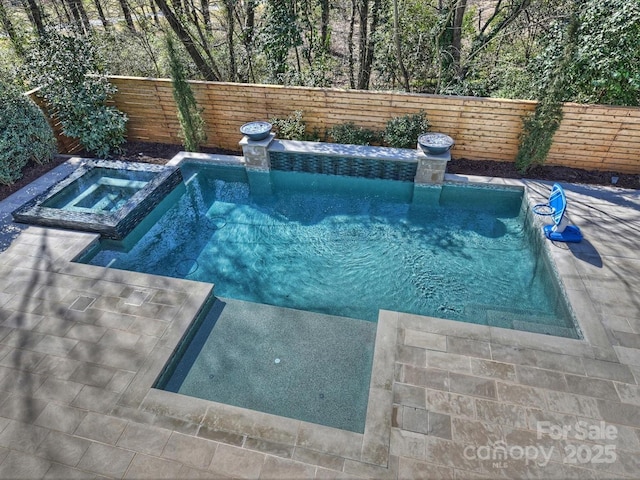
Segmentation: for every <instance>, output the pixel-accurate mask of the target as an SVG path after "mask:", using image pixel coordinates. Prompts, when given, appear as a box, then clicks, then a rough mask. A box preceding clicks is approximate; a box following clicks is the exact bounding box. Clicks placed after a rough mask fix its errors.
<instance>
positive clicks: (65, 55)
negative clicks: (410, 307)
mask: <svg viewBox="0 0 640 480" xmlns="http://www.w3.org/2000/svg"><path fill="white" fill-rule="evenodd" d="M99 70H100V69H99V64H98V59H97V56H96V53H95V49H94V47H93V45H92V44H91V43H90V41H89V40H88V39H87V38H84V37H80V36H68V35H63V34H61V33H59V32H56V31H54V30H49V31H48V33H47V35H45V36H44V37H41V38H40V39H39V40H38V42H37V43H36V44H35V46H34V47H33V48H32V49H31V51H30V52H29V54H28V69H27V74H28V75H29V77H30V79H31V82H32V84H33V85H34V86H39V87H41V90H40V92H41V94H42V96H43V97H44V99H45V100H46V101H47V104H48V105H49V106H50V107H52V108H53V110H54V111H55V112H56V115H57V116H58V118H59V120H60V123H61V124H62V131H63V133H64V134H65V135H67V136H68V137H74V138H77V139H79V140H80V143H81V144H82V145H83V146H84V147H85V148H86V149H87V151H89V152H92V153H94V154H96V155H98V156H101V157H102V156H107V155H109V153H110V152H112V151H114V150H115V151H117V150H118V149H119V148H120V145H122V143H123V142H124V140H125V137H124V135H125V125H126V121H127V117H126V115H125V114H124V113H122V112H120V111H119V110H118V109H116V108H115V107H112V106H107V105H106V102H107V101H108V100H109V99H110V98H111V96H112V95H113V94H114V93H115V92H116V88H115V87H114V86H113V85H111V84H110V83H109V81H108V80H107V78H106V77H105V76H104V75H100V74H99Z"/></svg>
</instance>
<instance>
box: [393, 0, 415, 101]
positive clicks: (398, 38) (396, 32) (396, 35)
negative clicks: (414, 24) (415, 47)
mask: <svg viewBox="0 0 640 480" xmlns="http://www.w3.org/2000/svg"><path fill="white" fill-rule="evenodd" d="M393 41H394V44H395V48H396V57H397V58H398V67H399V68H400V73H401V74H402V83H403V85H404V89H405V90H406V91H407V92H409V91H410V90H411V87H410V85H409V73H408V72H407V68H406V67H405V65H404V56H403V54H402V33H401V32H400V12H399V9H398V0H393Z"/></svg>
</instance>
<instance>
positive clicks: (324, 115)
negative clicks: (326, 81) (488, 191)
mask: <svg viewBox="0 0 640 480" xmlns="http://www.w3.org/2000/svg"><path fill="white" fill-rule="evenodd" d="M110 80H111V82H112V83H113V84H114V85H115V86H116V87H117V88H118V92H117V93H116V95H115V97H114V104H115V105H116V106H117V107H118V108H119V109H120V110H122V111H123V112H125V113H126V114H127V115H128V116H129V122H128V126H127V132H128V138H129V139H130V140H134V141H136V140H137V141H150V142H164V143H178V144H179V143H181V139H180V134H179V132H180V125H179V123H178V120H177V116H176V107H175V102H174V100H173V94H172V86H171V80H170V79H149V78H134V77H119V76H113V77H110ZM190 84H191V87H192V89H193V91H194V94H195V97H196V100H197V101H198V103H199V107H201V108H202V117H203V119H204V121H205V124H206V131H207V138H208V139H207V143H206V146H209V147H220V148H224V149H228V150H236V151H239V150H240V148H239V146H238V142H239V141H240V139H241V134H240V132H239V128H240V126H241V125H242V124H243V123H246V122H249V121H252V120H269V119H272V118H274V117H285V116H287V115H289V114H291V113H292V112H294V111H295V110H302V111H303V119H304V120H305V122H306V125H307V130H308V131H309V132H312V131H314V130H317V131H319V132H320V133H321V134H323V133H324V132H325V131H326V130H327V129H329V128H331V127H333V126H335V125H338V124H341V123H345V122H353V123H355V124H356V125H360V126H362V127H366V128H371V129H376V130H382V129H384V127H385V125H386V123H387V121H388V120H390V119H391V118H393V117H396V116H399V115H404V114H408V113H417V112H419V111H421V110H423V111H424V112H425V113H426V114H427V117H428V119H429V123H430V124H431V128H430V130H431V131H434V132H444V133H446V134H448V135H450V136H451V137H453V138H454V139H455V141H456V144H455V146H454V148H453V150H452V152H451V154H452V156H453V157H454V158H456V157H458V158H460V157H464V158H468V159H471V160H499V161H505V162H513V161H514V160H515V157H516V154H517V151H518V142H519V136H520V133H521V130H522V119H523V118H524V116H526V115H527V114H529V113H531V112H533V111H534V109H535V106H536V103H535V102H532V101H527V100H507V99H492V98H476V97H456V96H441V95H426V94H411V93H399V92H380V91H362V90H344V89H322V88H307V87H283V86H278V85H253V84H239V83H222V82H202V81H193V82H190ZM547 164H548V165H562V166H571V167H578V168H584V169H588V170H591V169H593V170H610V171H614V172H619V173H636V174H637V173H640V108H630V107H615V106H605V105H579V104H572V103H568V104H565V105H564V118H563V121H562V123H561V124H560V128H559V129H558V131H557V133H556V135H555V137H554V142H553V145H552V147H551V151H550V152H549V155H548V157H547Z"/></svg>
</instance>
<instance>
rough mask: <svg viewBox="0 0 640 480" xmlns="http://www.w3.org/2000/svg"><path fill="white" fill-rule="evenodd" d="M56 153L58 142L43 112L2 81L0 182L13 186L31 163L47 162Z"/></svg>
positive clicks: (0, 104)
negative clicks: (25, 167)
mask: <svg viewBox="0 0 640 480" xmlns="http://www.w3.org/2000/svg"><path fill="white" fill-rule="evenodd" d="M55 151H56V140H55V137H54V135H53V131H52V130H51V127H50V126H49V123H48V122H47V119H46V118H45V117H44V114H43V113H42V111H41V110H40V109H39V108H38V107H37V105H36V104H35V103H33V102H32V101H31V100H30V99H29V98H28V97H26V96H25V95H23V94H22V92H20V91H19V90H17V89H16V88H14V87H12V86H9V85H7V84H4V83H3V82H1V81H0V183H2V184H4V185H11V184H12V183H14V182H15V181H16V180H18V179H19V178H20V177H22V169H23V168H24V166H25V165H26V164H27V163H28V162H29V161H33V162H36V163H45V162H48V161H49V160H51V157H52V156H53V154H54V153H55Z"/></svg>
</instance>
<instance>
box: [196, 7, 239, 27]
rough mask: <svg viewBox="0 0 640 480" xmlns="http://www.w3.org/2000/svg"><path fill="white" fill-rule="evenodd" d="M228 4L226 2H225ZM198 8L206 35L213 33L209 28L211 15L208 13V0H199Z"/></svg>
mask: <svg viewBox="0 0 640 480" xmlns="http://www.w3.org/2000/svg"><path fill="white" fill-rule="evenodd" d="M225 3H228V2H225ZM232 3H235V2H232ZM200 8H201V9H202V18H203V20H204V28H205V30H206V31H207V33H208V34H211V33H213V30H212V28H211V14H210V13H209V0H200Z"/></svg>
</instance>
